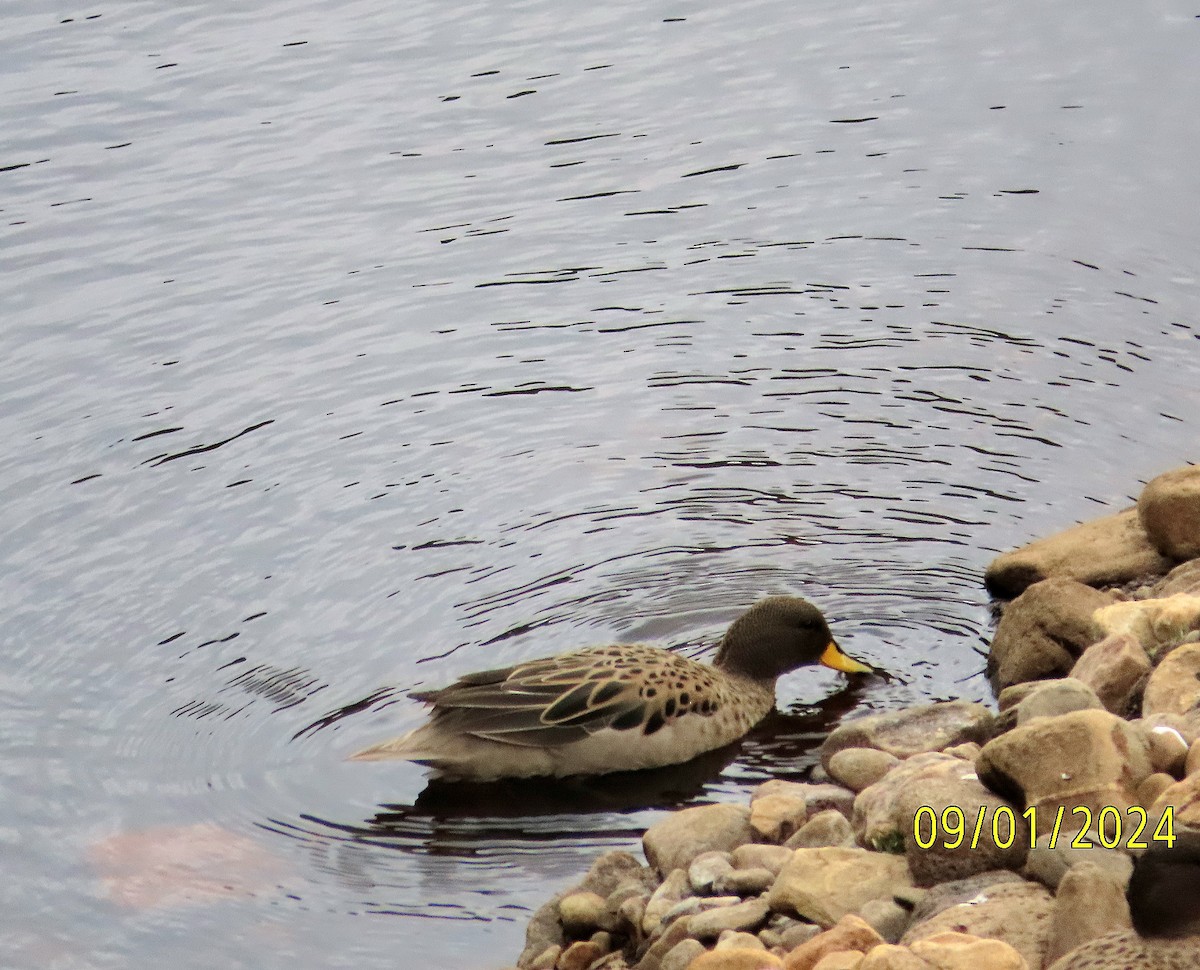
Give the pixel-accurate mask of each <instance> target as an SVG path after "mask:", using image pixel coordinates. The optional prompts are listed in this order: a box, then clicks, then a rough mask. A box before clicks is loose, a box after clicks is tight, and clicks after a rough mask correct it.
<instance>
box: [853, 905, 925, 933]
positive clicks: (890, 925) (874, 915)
mask: <svg viewBox="0 0 1200 970" xmlns="http://www.w3.org/2000/svg"><path fill="white" fill-rule="evenodd" d="M859 915H860V916H861V917H862V918H863V919H864V920H866V921H867V923H868V924H870V927H871V929H873V930H874V931H875V932H876V933H878V934H879V935H880V936H882V937H883V938H884V939H885V940H887V942H888V943H895V942H896V941H897V940H898V939H900V937H902V936H903V935H904V932H905V930H907V929H908V927H909V925H910V924H911V923H912V912H911V911H910V910H908V909H906V908H905V907H903V906H901V905H900V904H899V903H897V902H895V900H891V899H868V900H867V901H866V902H865V903H863V904H862V910H861V912H860V913H859Z"/></svg>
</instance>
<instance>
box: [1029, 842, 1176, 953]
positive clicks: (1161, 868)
mask: <svg viewBox="0 0 1200 970" xmlns="http://www.w3.org/2000/svg"><path fill="white" fill-rule="evenodd" d="M1125 899H1126V901H1127V902H1128V903H1129V916H1130V922H1131V923H1132V924H1133V927H1132V929H1125V930H1119V931H1117V932H1114V933H1107V934H1105V935H1104V936H1099V937H1096V938H1095V939H1093V940H1089V941H1088V942H1086V943H1083V944H1081V945H1080V946H1077V947H1076V948H1075V949H1073V950H1071V952H1069V953H1067V954H1064V955H1063V956H1062V957H1060V958H1059V959H1058V960H1056V961H1055V962H1054V963H1053V964H1051V966H1050V970H1195V968H1197V967H1200V832H1198V831H1196V830H1189V829H1183V830H1182V831H1181V832H1180V835H1179V837H1178V840H1177V842H1176V843H1174V844H1172V845H1170V846H1167V845H1164V844H1162V843H1154V844H1153V845H1152V846H1151V847H1150V848H1149V849H1148V850H1146V851H1145V852H1143V853H1142V854H1141V855H1140V856H1138V857H1137V859H1135V860H1134V864H1133V873H1132V875H1131V876H1130V877H1129V885H1128V887H1127V889H1126V891H1125Z"/></svg>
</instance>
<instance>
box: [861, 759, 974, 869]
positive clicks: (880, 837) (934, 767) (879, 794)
mask: <svg viewBox="0 0 1200 970" xmlns="http://www.w3.org/2000/svg"><path fill="white" fill-rule="evenodd" d="M975 777H976V769H975V766H974V765H973V764H971V763H970V762H967V761H963V760H962V759H961V758H955V757H954V756H953V755H948V754H943V753H941V752H930V753H928V754H919V755H916V756H914V757H912V758H909V759H907V760H906V761H903V762H901V763H900V764H899V765H897V766H896V767H895V768H893V769H892V770H891V771H889V772H888V773H887V774H886V775H884V777H883V778H882V779H880V780H879V781H877V782H876V783H875V784H874V785H871V786H870V787H869V788H864V789H863V790H862V791H861V792H859V793H858V797H857V798H855V799H854V815H853V817H852V819H851V822H852V824H853V826H854V832H855V834H856V835H857V836H858V838H859V840H860V841H861V842H862V843H863V844H864V845H874V846H880V845H897V846H898V845H899V844H900V843H899V842H898V841H897V839H898V838H904V839H907V837H908V836H909V835H910V834H911V833H912V827H911V826H912V818H911V817H909V818H905V816H904V812H903V811H901V804H900V802H901V799H902V798H903V796H904V793H905V792H906V791H908V790H910V789H916V790H919V789H920V788H922V787H925V786H928V785H931V784H933V783H934V782H935V781H939V780H949V781H951V782H958V781H963V780H971V779H974V778H975Z"/></svg>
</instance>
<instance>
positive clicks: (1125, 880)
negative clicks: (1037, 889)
mask: <svg viewBox="0 0 1200 970" xmlns="http://www.w3.org/2000/svg"><path fill="white" fill-rule="evenodd" d="M1072 823H1074V824H1072ZM1140 823H1141V817H1140V815H1136V816H1130V815H1125V816H1123V817H1122V833H1121V841H1120V844H1121V845H1125V843H1127V842H1128V841H1129V839H1130V838H1131V837H1132V836H1133V834H1134V832H1135V831H1136V830H1137V827H1138V825H1139V824H1140ZM1078 829H1079V823H1078V822H1077V821H1075V820H1074V819H1072V818H1071V817H1070V816H1067V817H1066V821H1065V823H1064V826H1063V828H1062V829H1061V830H1060V833H1059V835H1058V837H1057V839H1056V838H1055V837H1054V833H1053V831H1051V832H1046V833H1043V834H1042V835H1039V836H1038V838H1037V843H1036V844H1035V846H1034V847H1033V848H1032V849H1030V850H1029V857H1028V858H1027V859H1026V861H1025V875H1027V876H1028V877H1029V878H1031V879H1036V880H1037V881H1038V882H1040V883H1042V885H1044V886H1047V887H1049V888H1050V889H1054V890H1057V889H1058V887H1059V885H1061V883H1062V880H1063V877H1064V876H1066V874H1067V873H1068V872H1069V871H1070V870H1071V869H1073V868H1075V867H1076V866H1079V865H1082V864H1084V863H1089V864H1091V865H1095V866H1097V867H1099V868H1100V869H1103V870H1104V871H1105V872H1107V873H1108V875H1109V877H1110V878H1111V879H1112V880H1113V881H1114V882H1116V883H1117V884H1118V885H1120V886H1121V887H1122V888H1124V887H1125V886H1127V885H1128V884H1129V876H1130V874H1131V873H1132V872H1133V860H1132V859H1131V858H1130V857H1129V856H1128V855H1127V854H1126V853H1125V852H1123V851H1121V850H1120V849H1117V848H1112V849H1106V848H1105V847H1104V844H1103V843H1101V841H1100V836H1099V834H1098V833H1097V832H1096V829H1095V827H1094V826H1093V827H1092V828H1090V829H1088V830H1087V831H1086V832H1084V833H1083V834H1082V837H1080V838H1079V839H1078V845H1076V841H1077V839H1076V837H1077V836H1079V831H1078ZM1151 831H1153V829H1151ZM1064 833H1065V834H1064ZM1148 836H1149V833H1147V832H1144V831H1143V833H1142V841H1144V842H1149V838H1148ZM1113 842H1114V837H1113V833H1110V834H1109V837H1108V844H1109V845H1113Z"/></svg>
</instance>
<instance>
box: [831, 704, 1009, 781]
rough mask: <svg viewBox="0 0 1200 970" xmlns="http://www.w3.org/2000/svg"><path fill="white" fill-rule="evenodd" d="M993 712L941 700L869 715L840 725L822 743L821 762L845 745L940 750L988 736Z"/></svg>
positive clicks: (903, 752)
mask: <svg viewBox="0 0 1200 970" xmlns="http://www.w3.org/2000/svg"><path fill="white" fill-rule="evenodd" d="M991 724H992V712H991V711H989V710H988V709H987V708H986V707H984V706H983V705H982V704H975V703H973V702H971V701H940V702H938V703H934V704H925V705H922V706H920V707H909V708H906V709H904V710H901V711H888V712H886V713H883V714H869V715H867V716H866V717H860V718H857V719H856V720H853V721H847V722H846V723H844V724H841V725H839V726H838V727H837V728H835V729H834V731H833V732H832V733H831V734H830V735H829V737H827V738H826V739H825V741H824V743H823V744H822V745H821V764H822V765H824V766H825V770H826V771H828V770H829V761H830V758H832V757H833V756H834V755H835V754H837V752H839V751H843V750H845V749H846V748H875V749H877V750H879V751H886V752H887V753H888V754H891V755H894V756H895V757H897V758H901V759H904V758H910V757H912V756H913V755H915V754H921V753H923V752H927V751H941V750H942V748H945V747H948V746H950V745H952V744H961V743H962V742H964V741H984V740H986V739H987V737H988V736H989V731H990V728H991Z"/></svg>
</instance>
